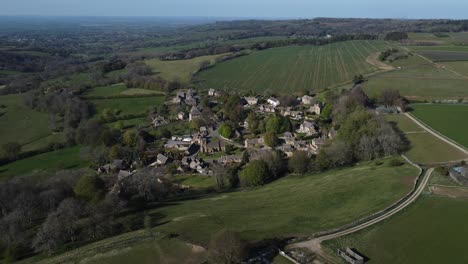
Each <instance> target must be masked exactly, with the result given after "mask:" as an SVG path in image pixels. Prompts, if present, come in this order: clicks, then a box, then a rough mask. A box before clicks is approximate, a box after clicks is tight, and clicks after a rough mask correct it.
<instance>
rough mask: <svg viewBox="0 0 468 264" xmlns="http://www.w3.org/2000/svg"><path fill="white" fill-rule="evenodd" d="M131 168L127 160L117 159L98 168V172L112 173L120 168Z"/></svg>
mask: <svg viewBox="0 0 468 264" xmlns="http://www.w3.org/2000/svg"><path fill="white" fill-rule="evenodd" d="M129 168H130V164H129V163H128V162H127V161H126V160H122V159H115V160H113V161H112V163H109V164H106V165H104V166H101V167H99V168H98V170H97V172H98V173H99V174H103V173H105V174H111V173H114V172H117V171H119V170H126V169H129Z"/></svg>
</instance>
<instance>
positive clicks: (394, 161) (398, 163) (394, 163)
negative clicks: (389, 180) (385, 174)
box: [387, 159, 403, 167]
mask: <svg viewBox="0 0 468 264" xmlns="http://www.w3.org/2000/svg"><path fill="white" fill-rule="evenodd" d="M401 165H403V162H401V160H399V159H391V160H389V161H388V162H387V166H389V167H398V166H401Z"/></svg>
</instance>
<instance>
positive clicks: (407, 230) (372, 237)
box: [324, 196, 468, 264]
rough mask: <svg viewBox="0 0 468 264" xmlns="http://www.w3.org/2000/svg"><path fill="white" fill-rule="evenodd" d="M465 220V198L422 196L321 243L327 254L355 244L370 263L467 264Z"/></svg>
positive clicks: (467, 214) (466, 208) (467, 215)
mask: <svg viewBox="0 0 468 264" xmlns="http://www.w3.org/2000/svg"><path fill="white" fill-rule="evenodd" d="M466 219H468V203H467V202H466V200H458V199H450V198H443V197H433V196H423V197H422V198H420V199H419V200H418V201H417V202H416V203H415V204H414V205H412V206H410V207H409V208H407V209H405V210H404V211H403V212H402V213H400V214H397V215H395V216H392V218H390V219H388V220H386V221H385V222H383V223H380V224H377V225H375V226H372V227H370V228H367V229H364V230H362V231H360V232H358V233H356V234H351V235H348V236H345V237H342V238H338V239H335V240H332V241H326V242H325V243H324V245H325V248H327V249H329V250H327V251H328V252H329V253H330V254H333V252H335V250H336V249H337V248H343V247H347V246H349V247H354V248H356V249H357V250H358V251H360V252H362V253H363V254H364V255H365V256H367V257H368V258H369V259H370V260H369V262H366V263H369V264H372V263H378V264H386V263H389V264H390V263H401V264H405V263H408V264H419V263H421V264H430V263H434V264H436V263H453V264H458V263H460V264H462V263H468V251H466V250H465V244H466V241H467V237H468V229H467V228H466Z"/></svg>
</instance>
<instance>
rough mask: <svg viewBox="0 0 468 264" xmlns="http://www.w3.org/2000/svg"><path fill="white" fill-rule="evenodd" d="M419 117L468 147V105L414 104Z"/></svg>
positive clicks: (414, 110)
mask: <svg viewBox="0 0 468 264" xmlns="http://www.w3.org/2000/svg"><path fill="white" fill-rule="evenodd" d="M411 108H412V109H413V111H412V112H411V113H412V114H413V115H415V116H416V117H417V118H418V119H420V120H421V121H423V122H424V123H425V124H426V125H428V126H430V127H431V128H433V129H434V130H436V131H438V132H440V133H441V134H443V135H445V136H446V137H448V138H450V139H452V140H454V141H456V142H457V143H459V144H461V145H463V146H465V147H467V148H468V105H448V104H413V105H411Z"/></svg>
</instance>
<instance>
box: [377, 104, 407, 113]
mask: <svg viewBox="0 0 468 264" xmlns="http://www.w3.org/2000/svg"><path fill="white" fill-rule="evenodd" d="M398 108H399V107H396V106H379V107H377V108H376V109H375V113H376V114H398V113H400V111H399V110H398ZM400 110H401V108H400Z"/></svg>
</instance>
